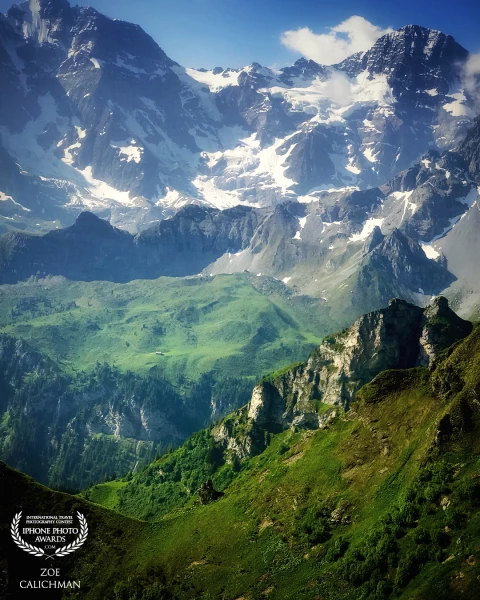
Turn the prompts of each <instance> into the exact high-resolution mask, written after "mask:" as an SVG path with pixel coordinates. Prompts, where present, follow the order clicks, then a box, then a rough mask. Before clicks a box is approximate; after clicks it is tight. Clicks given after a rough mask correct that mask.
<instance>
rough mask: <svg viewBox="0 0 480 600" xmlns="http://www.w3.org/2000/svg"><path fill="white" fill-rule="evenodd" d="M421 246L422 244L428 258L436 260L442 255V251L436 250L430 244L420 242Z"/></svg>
mask: <svg viewBox="0 0 480 600" xmlns="http://www.w3.org/2000/svg"><path fill="white" fill-rule="evenodd" d="M420 246H421V248H422V250H423V251H424V252H425V256H426V257H427V258H430V259H432V260H435V259H436V258H438V257H439V256H440V252H438V250H436V249H435V248H434V247H433V246H431V245H430V244H420ZM422 294H423V292H422Z"/></svg>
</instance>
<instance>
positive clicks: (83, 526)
mask: <svg viewBox="0 0 480 600" xmlns="http://www.w3.org/2000/svg"><path fill="white" fill-rule="evenodd" d="M21 517H22V513H21V512H19V513H17V514H16V515H15V516H14V518H13V521H12V525H11V526H10V532H11V534H12V539H13V541H14V542H15V543H16V544H17V546H18V547H19V548H21V549H22V550H24V551H25V552H28V554H31V555H32V556H44V557H45V558H51V559H53V558H57V557H60V556H66V555H67V554H71V553H72V552H75V550H78V549H79V548H80V546H82V545H83V544H84V543H85V541H86V539H87V536H88V525H87V520H86V519H85V517H84V516H83V515H82V514H81V513H79V512H77V517H78V520H79V522H80V533H79V535H78V537H77V539H76V540H74V541H73V542H72V543H71V544H67V545H66V546H62V547H61V548H57V549H56V550H55V554H51V555H49V554H45V550H43V548H39V547H38V546H33V545H32V544H29V543H28V542H26V541H25V540H24V539H23V538H22V537H21V536H20V533H19V531H18V528H19V525H20V519H21Z"/></svg>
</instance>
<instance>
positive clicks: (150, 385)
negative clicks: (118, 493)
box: [0, 335, 251, 490]
mask: <svg viewBox="0 0 480 600" xmlns="http://www.w3.org/2000/svg"><path fill="white" fill-rule="evenodd" d="M215 383H216V382H215V380H214V379H213V378H212V377H210V378H209V377H205V378H204V380H203V381H202V383H201V384H197V385H196V386H193V388H192V389H189V390H186V391H185V390H184V391H183V392H182V393H180V392H179V391H178V389H177V388H175V387H174V386H172V385H171V384H170V383H169V382H168V381H166V380H164V379H162V378H159V377H155V376H150V377H149V376H144V377H140V376H136V375H133V374H132V373H127V374H124V373H120V372H119V371H118V370H117V369H114V368H110V367H108V366H107V365H103V366H100V365H97V368H96V369H94V371H93V372H92V373H89V374H88V375H87V374H86V373H77V374H75V375H73V376H72V375H69V374H67V373H66V372H64V371H62V370H61V369H60V367H59V366H58V365H56V364H55V363H54V362H53V361H52V360H50V359H48V358H47V357H46V356H45V355H43V354H41V353H38V352H35V351H34V350H33V349H32V348H31V347H30V346H29V345H28V344H27V343H25V342H24V341H22V340H19V339H15V338H12V337H11V336H6V335H0V412H1V414H2V415H3V417H2V423H1V425H0V453H1V455H2V458H3V459H5V460H7V461H8V463H9V464H10V465H12V466H13V467H15V468H19V469H21V470H22V471H24V472H26V473H29V474H31V475H33V476H34V477H36V478H37V479H38V480H39V481H41V482H44V483H49V484H50V485H54V486H56V487H66V488H68V489H74V490H79V489H81V488H82V487H85V486H86V485H88V484H90V483H91V482H100V481H105V480H106V479H110V478H111V477H114V476H115V475H119V474H120V473H127V472H128V471H130V470H136V469H138V468H140V466H142V465H144V464H146V463H148V462H150V461H151V460H153V458H154V457H155V455H156V454H157V453H159V452H162V451H165V450H166V449H167V447H169V446H170V447H175V446H178V445H179V444H180V443H182V442H183V441H184V440H185V439H186V438H187V437H188V436H189V435H191V434H192V432H194V431H196V430H197V429H199V428H200V427H202V426H203V425H204V423H205V419H207V420H210V419H212V417H214V418H219V416H222V414H224V413H225V412H227V411H228V410H231V408H233V407H235V406H239V405H242V404H244V402H245V401H246V399H247V397H248V396H247V394H248V392H249V390H250V389H251V385H250V383H249V382H248V381H244V382H242V381H234V380H233V379H232V380H231V381H230V386H229V394H228V397H226V396H225V394H224V392H223V391H222V390H219V389H218V386H217V387H215ZM100 457H102V458H101V459H100ZM73 465H75V468H73Z"/></svg>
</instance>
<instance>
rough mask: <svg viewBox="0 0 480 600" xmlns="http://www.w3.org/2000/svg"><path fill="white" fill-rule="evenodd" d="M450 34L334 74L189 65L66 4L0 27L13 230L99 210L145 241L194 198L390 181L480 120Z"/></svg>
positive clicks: (259, 201)
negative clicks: (144, 235) (154, 225)
mask: <svg viewBox="0 0 480 600" xmlns="http://www.w3.org/2000/svg"><path fill="white" fill-rule="evenodd" d="M466 58H467V52H466V50H464V49H463V48H462V47H461V46H459V45H458V44H457V43H456V42H455V40H453V38H452V37H451V36H447V35H444V34H441V33H440V32H435V31H431V30H428V29H424V28H421V27H417V26H408V27H404V28H402V29H401V30H399V31H398V32H394V33H392V34H388V35H387V36H384V37H383V38H381V39H380V40H378V41H377V43H376V44H375V45H374V47H373V48H372V49H371V50H369V51H368V52H366V53H363V54H361V55H355V56H353V57H351V58H350V59H348V60H346V61H344V62H343V63H341V64H340V65H336V66H333V67H324V66H322V65H318V64H316V63H314V62H313V61H307V60H305V59H300V60H299V61H297V62H296V63H295V65H293V66H292V67H286V68H284V69H282V70H281V71H274V70H272V69H268V68H265V67H262V66H261V65H259V64H257V63H253V64H252V65H250V66H248V67H245V68H243V69H238V70H232V69H226V70H223V69H221V68H218V69H214V70H213V71H204V70H195V69H184V68H183V67H180V66H179V65H178V64H177V63H175V62H174V61H173V60H171V59H170V58H169V57H167V56H166V55H165V53H164V52H163V51H162V50H161V49H160V48H159V47H158V46H157V44H156V43H155V42H154V41H153V40H152V39H151V38H150V37H149V36H148V35H147V34H145V32H143V31H142V30H141V29H140V28H139V27H138V26H135V25H131V24H129V23H125V22H122V21H117V20H111V19H108V18H107V17H105V16H103V15H101V14H100V13H98V12H97V11H95V10H94V9H92V8H79V7H72V6H70V5H69V4H68V2H66V1H63V0H62V1H60V0H28V1H26V2H22V3H21V4H19V5H16V6H14V7H13V8H12V9H10V10H9V11H8V13H7V15H2V16H1V18H0V78H1V80H2V87H3V90H4V92H3V94H2V99H1V100H0V103H1V104H0V109H1V110H0V112H1V115H2V116H1V117H0V135H1V138H2V144H3V148H4V151H5V153H6V154H5V159H6V161H10V162H11V163H18V165H20V166H21V168H20V171H18V167H16V166H14V165H13V164H11V165H10V167H9V168H8V171H7V172H8V173H10V175H9V176H8V177H5V178H3V177H2V179H0V193H1V194H2V196H0V198H1V199H2V200H7V202H1V203H0V209H1V215H2V226H3V228H4V230H5V229H6V228H10V227H17V228H18V227H28V228H29V229H37V230H42V229H45V228H52V227H55V226H56V223H55V222H56V221H60V222H61V223H62V224H63V225H69V224H71V223H72V222H73V220H74V218H75V216H76V214H78V212H79V211H80V210H82V209H83V210H85V209H89V210H93V211H94V212H96V213H98V214H100V215H101V216H104V217H108V218H109V219H110V220H111V222H112V224H114V225H118V226H122V227H126V228H129V229H130V230H132V231H136V230H137V228H141V229H143V228H145V227H146V226H147V225H148V224H149V223H151V222H152V221H153V222H157V221H159V220H160V219H161V218H162V216H166V215H171V214H173V213H175V212H176V211H177V210H178V209H179V208H180V207H181V206H183V205H185V204H189V203H205V202H206V203H207V204H208V205H213V206H215V207H217V208H228V207H231V206H235V205H238V204H254V205H259V206H270V205H272V204H276V203H278V202H280V201H284V200H285V199H294V198H296V197H297V196H298V195H301V196H307V198H306V199H307V200H308V199H309V198H310V197H311V192H312V190H318V189H331V188H342V189H343V188H345V187H348V186H354V187H358V188H361V189H364V188H366V187H371V186H375V185H380V184H384V183H385V181H387V180H389V179H390V178H391V177H392V176H393V175H394V174H396V173H398V172H399V171H401V170H402V169H404V168H406V167H408V166H409V165H410V164H411V163H412V162H413V161H414V160H416V159H418V158H419V157H420V156H421V155H422V154H423V153H424V152H425V151H426V150H428V149H429V148H438V149H445V148H451V147H452V146H454V145H455V144H456V143H457V141H458V140H459V139H460V138H461V136H462V135H463V133H464V131H465V128H466V126H467V124H468V123H469V121H470V118H471V116H472V114H473V113H472V110H471V106H470V104H471V103H470V100H469V98H468V97H467V96H466V95H465V94H464V92H463V90H462V89H461V85H460V79H459V73H460V70H461V69H459V67H458V65H461V64H462V63H463V62H464V61H465V60H466Z"/></svg>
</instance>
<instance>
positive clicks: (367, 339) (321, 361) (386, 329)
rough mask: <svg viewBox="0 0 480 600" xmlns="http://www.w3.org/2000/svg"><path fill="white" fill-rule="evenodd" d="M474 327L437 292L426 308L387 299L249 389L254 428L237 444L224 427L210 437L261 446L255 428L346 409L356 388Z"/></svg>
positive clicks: (241, 447) (303, 421) (313, 423)
mask: <svg viewBox="0 0 480 600" xmlns="http://www.w3.org/2000/svg"><path fill="white" fill-rule="evenodd" d="M471 331H472V324H471V323H470V322H468V321H464V320H463V319H461V318H460V317H458V316H457V315H456V314H455V313H454V312H453V311H452V310H451V309H450V308H449V306H448V301H447V300H446V299H445V298H443V297H439V298H437V299H435V300H434V302H433V304H431V305H430V306H428V307H427V308H426V309H421V308H419V307H417V306H414V305H411V304H408V303H406V302H404V301H402V300H398V299H396V300H392V301H391V302H390V303H389V305H388V307H387V308H385V309H383V310H380V311H377V312H373V313H369V314H367V315H365V316H363V317H361V318H360V319H358V320H357V321H356V322H355V323H354V324H353V325H352V326H351V327H350V328H348V329H346V330H344V331H342V332H341V333H338V334H335V335H331V336H327V337H326V338H325V340H324V342H323V343H322V345H321V346H320V347H319V348H318V349H317V350H315V351H314V352H313V353H312V354H311V355H310V357H309V358H308V360H307V362H305V363H302V364H300V365H297V366H294V367H292V368H291V369H289V370H286V371H285V372H283V373H281V374H279V375H275V374H274V375H273V376H272V377H269V378H266V379H265V380H264V381H262V382H261V383H260V384H259V385H258V386H256V387H255V389H254V390H253V394H252V398H251V400H250V403H249V405H248V409H247V413H246V416H247V419H248V421H247V422H248V423H249V424H250V427H251V433H250V434H249V435H247V436H245V438H244V439H242V440H241V441H240V443H239V442H238V440H237V439H235V437H232V431H231V430H229V428H228V427H226V426H225V425H221V426H220V427H219V428H218V429H217V430H216V432H214V437H215V439H216V440H217V441H219V442H222V443H223V444H224V445H225V447H228V448H230V449H232V450H234V451H235V452H237V453H238V455H239V456H240V457H244V456H248V455H251V454H255V453H257V452H258V451H259V450H261V449H262V448H263V440H262V436H261V435H259V431H258V430H259V428H260V430H267V431H273V432H278V431H282V430H285V429H288V428H290V427H303V428H311V429H317V428H322V427H324V426H325V424H326V423H327V422H328V421H329V420H331V418H333V417H334V416H335V415H336V412H335V411H331V410H330V411H326V412H325V411H319V406H320V405H333V406H336V407H339V408H340V409H348V408H349V406H350V405H351V403H352V402H354V401H355V398H356V394H357V392H358V390H359V389H360V388H361V387H362V386H364V385H365V384H366V383H369V382H370V381H371V380H372V379H374V377H375V376H376V375H378V374H379V373H381V372H382V371H386V370H389V369H409V368H413V367H416V366H430V367H431V366H432V364H433V362H434V360H435V358H436V357H437V356H438V355H439V353H440V352H442V351H443V350H445V349H446V348H448V347H450V346H451V345H452V344H453V343H455V342H456V341H458V340H461V339H463V338H465V337H466V336H467V335H469V334H470V333H471Z"/></svg>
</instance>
